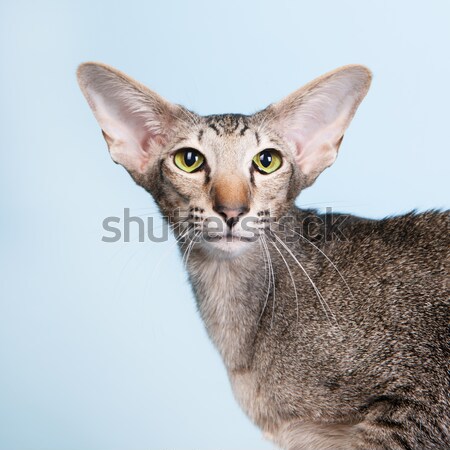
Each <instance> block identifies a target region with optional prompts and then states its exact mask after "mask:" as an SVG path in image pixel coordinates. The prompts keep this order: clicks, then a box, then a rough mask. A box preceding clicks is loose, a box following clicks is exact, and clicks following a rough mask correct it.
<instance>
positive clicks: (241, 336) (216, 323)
mask: <svg viewBox="0 0 450 450" xmlns="http://www.w3.org/2000/svg"><path fill="white" fill-rule="evenodd" d="M187 270H188V273H189V277H190V281H191V283H192V286H193V289H194V292H195V295H196V299H197V303H198V308H199V311H200V314H201V316H202V319H203V320H204V322H205V325H206V329H207V331H208V334H209V336H210V338H211V339H212V341H213V342H214V344H215V345H216V347H217V348H218V350H219V352H220V353H221V356H222V358H223V360H224V362H225V364H226V366H227V368H228V369H229V370H241V369H246V368H248V367H249V365H250V364H251V361H252V357H253V352H254V340H255V337H256V334H257V329H258V326H259V319H260V316H261V311H262V301H261V300H262V298H263V296H265V295H266V292H264V287H265V286H267V284H265V283H264V258H263V256H262V252H261V250H260V248H259V245H258V243H255V244H254V245H253V246H252V248H251V249H249V250H248V251H247V252H245V253H244V254H243V255H241V256H238V257H235V258H232V259H231V258H223V257H218V256H217V255H214V254H213V253H211V252H208V251H207V250H205V249H204V248H201V247H200V246H199V247H198V248H194V249H193V250H192V252H191V254H190V256H189V259H188V263H187ZM261 276H262V278H263V279H262V280H261V279H260V278H261Z"/></svg>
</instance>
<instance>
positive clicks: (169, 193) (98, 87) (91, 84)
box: [78, 63, 370, 257]
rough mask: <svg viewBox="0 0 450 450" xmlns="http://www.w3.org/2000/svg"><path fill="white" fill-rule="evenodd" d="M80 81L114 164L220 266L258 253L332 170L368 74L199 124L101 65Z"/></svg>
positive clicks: (342, 72) (344, 74)
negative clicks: (222, 259)
mask: <svg viewBox="0 0 450 450" xmlns="http://www.w3.org/2000/svg"><path fill="white" fill-rule="evenodd" d="M78 78H79V83H80V86H81V88H82V90H83V93H84V94H85V96H86V98H87V100H88V102H89V105H90V106H91V108H92V109H93V112H94V115H95V116H96V118H97V120H98V122H99V123H100V126H101V128H102V131H103V135H104V137H105V140H106V141H107V143H108V147H109V150H110V153H111V156H112V158H113V159H114V161H116V162H118V163H120V164H122V165H123V166H124V167H125V168H126V169H127V170H128V172H129V173H130V174H131V176H132V177H133V178H134V180H135V181H136V182H137V183H138V184H140V185H141V186H143V187H144V188H145V189H147V190H148V191H149V192H150V193H151V194H152V195H153V197H154V198H155V200H156V202H157V203H158V205H159V206H160V208H161V210H162V212H163V214H164V215H165V216H167V217H168V218H169V220H170V222H171V223H172V224H173V225H174V229H175V231H176V233H177V235H178V237H180V236H183V235H187V234H188V235H189V236H192V235H195V236H201V237H204V238H205V239H200V240H199V243H200V245H202V246H204V247H205V248H206V249H208V250H210V251H213V252H215V253H216V254H217V255H221V256H224V255H225V256H227V257H230V256H234V255H238V254H240V253H241V252H243V251H245V250H246V249H248V248H249V247H250V246H252V245H255V243H257V241H258V239H257V237H258V235H259V234H260V233H262V232H264V229H265V228H266V227H268V226H269V224H270V223H271V221H277V220H278V219H279V218H280V217H282V216H283V214H284V213H285V212H286V211H288V210H289V209H290V207H291V205H292V203H293V202H294V200H295V197H296V196H297V195H298V193H299V192H300V190H301V189H302V188H304V187H307V186H309V185H310V184H312V183H313V182H314V180H315V179H316V177H317V176H318V175H319V174H320V173H321V172H322V171H323V170H324V169H325V168H326V167H328V166H330V165H331V164H332V163H333V162H334V160H335V158H336V156H337V152H338V149H339V145H340V143H341V141H342V137H343V134H344V131H345V129H346V128H347V126H348V124H349V123H350V120H351V118H352V117H353V114H354V112H355V110H356V108H357V106H358V105H359V103H360V102H361V100H362V98H363V97H364V95H365V94H366V92H367V89H368V87H369V84H370V72H369V71H368V70H367V69H366V68H364V67H362V66H347V67H344V68H341V69H338V70H336V71H334V72H331V73H329V74H327V75H324V76H323V77H321V78H319V79H317V80H314V81H313V82H311V83H309V84H308V85H306V86H305V87H303V88H302V89H300V90H298V91H296V92H294V93H293V94H291V95H290V96H288V97H287V98H286V99H284V100H283V101H281V102H279V103H276V104H274V105H270V106H269V107H268V108H266V109H265V110H263V111H261V112H259V113H256V114H254V115H252V116H243V115H237V114H226V115H217V116H207V117H202V116H199V115H197V114H195V113H192V112H190V111H188V110H187V109H185V108H183V107H181V106H178V105H173V104H171V103H169V102H167V101H166V100H164V99H163V98H161V97H160V96H158V95H157V94H156V93H154V92H152V91H150V90H148V89H147V88H146V87H144V86H142V85H140V84H139V83H137V82H136V81H134V80H132V79H130V78H129V77H127V76H126V75H124V74H123V73H121V72H118V71H117V70H115V69H112V68H110V67H108V66H105V65H102V64H96V63H86V64H83V65H82V66H80V68H79V71H78Z"/></svg>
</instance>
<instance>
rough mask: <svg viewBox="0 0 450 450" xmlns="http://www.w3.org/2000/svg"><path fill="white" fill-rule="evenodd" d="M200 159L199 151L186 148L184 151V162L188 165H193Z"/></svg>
mask: <svg viewBox="0 0 450 450" xmlns="http://www.w3.org/2000/svg"><path fill="white" fill-rule="evenodd" d="M197 160H198V155H197V152H194V151H192V150H186V151H185V152H184V163H185V164H186V166H188V167H191V166H193V165H194V164H195V163H196V162H197Z"/></svg>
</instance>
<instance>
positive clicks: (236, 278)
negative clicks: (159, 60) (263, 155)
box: [78, 63, 450, 450]
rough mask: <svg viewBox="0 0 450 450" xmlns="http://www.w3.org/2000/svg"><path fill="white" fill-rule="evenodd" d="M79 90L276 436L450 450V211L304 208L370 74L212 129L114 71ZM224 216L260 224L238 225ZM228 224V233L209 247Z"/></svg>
mask: <svg viewBox="0 0 450 450" xmlns="http://www.w3.org/2000/svg"><path fill="white" fill-rule="evenodd" d="M78 77H79V82H80V85H81V88H82V90H83V93H84V94H85V96H86V97H87V99H88V102H89V104H90V106H91V107H92V109H93V111H94V114H95V116H96V118H97V120H98V121H99V123H100V126H101V127H102V129H103V132H104V134H105V138H106V141H107V143H108V146H109V148H110V151H111V155H112V157H113V159H114V160H115V161H116V162H119V163H120V164H122V165H124V166H125V168H126V169H127V170H128V171H129V172H130V174H131V176H132V177H133V179H134V180H135V181H136V182H137V183H138V184H139V185H140V186H142V187H144V188H145V189H146V190H147V191H148V192H149V193H150V194H151V195H152V196H153V197H154V198H155V200H156V202H157V204H158V205H159V207H160V209H161V211H162V213H163V214H164V215H165V216H167V217H169V219H168V220H169V221H170V223H171V225H172V226H173V229H174V233H175V235H176V236H177V238H178V239H179V242H180V249H181V251H182V253H183V255H184V258H185V260H186V266H187V270H188V274H189V278H190V281H191V284H192V288H193V290H194V293H195V297H196V299H197V304H198V309H199V312H200V314H201V316H202V318H203V320H204V322H205V326H206V329H207V331H208V333H209V336H210V337H211V340H212V341H213V343H214V345H215V346H216V347H217V349H218V351H219V352H220V354H221V356H222V358H223V360H224V362H225V366H226V368H227V371H228V375H229V378H230V382H231V385H232V387H233V391H234V394H235V396H236V399H237V401H238V402H239V404H240V405H241V407H242V408H243V410H244V411H245V412H246V413H247V414H248V416H249V417H250V418H251V420H252V421H253V422H254V423H256V424H257V425H258V426H259V427H260V428H261V430H262V431H263V432H264V433H265V435H266V436H267V437H269V438H271V439H272V440H273V441H274V442H275V443H277V444H278V445H279V446H280V447H282V448H284V449H289V450H314V449H317V450H325V449H330V450H331V449H333V450H335V449H345V450H357V449H358V450H363V449H364V450H371V449H372V450H378V449H399V450H400V449H417V450H419V449H442V450H444V449H448V448H450V405H449V369H450V366H449V360H450V350H449V337H450V336H449V323H450V312H449V311H450V307H449V306H450V305H449V289H448V284H447V283H448V263H449V250H448V249H449V244H450V240H449V233H448V231H449V229H448V228H449V215H448V213H446V212H436V211H430V212H427V213H423V214H415V213H411V214H407V215H405V216H402V217H392V218H387V219H384V220H381V221H375V220H368V219H363V218H358V217H345V216H339V215H337V216H331V215H320V214H318V213H317V212H315V211H312V210H299V209H298V208H296V207H295V206H294V200H295V198H296V197H297V195H298V194H299V192H300V191H301V190H302V189H303V188H305V187H307V186H309V185H311V184H312V183H313V182H314V180H315V179H316V177H317V176H318V174H319V173H320V172H321V171H323V170H324V169H325V168H326V167H328V166H329V165H330V164H332V162H333V161H334V160H335V158H336V156H337V152H338V149H339V146H340V144H341V141H342V137H343V134H344V132H345V129H346V128H347V126H348V125H349V123H350V120H351V118H352V117H353V114H354V113H355V111H356V108H357V107H358V105H359V103H360V102H361V100H362V98H363V97H364V95H365V94H366V92H367V89H368V87H369V84H370V73H369V72H368V70H367V69H365V68H364V67H362V66H346V67H344V68H341V69H338V70H336V71H334V72H331V73H329V74H326V75H324V76H323V77H321V78H319V79H317V80H315V81H313V82H312V83H310V84H308V85H306V86H305V87H304V88H302V89H300V90H299V91H297V92H295V93H293V94H291V95H290V96H288V97H287V98H286V99H285V100H283V101H281V102H279V103H276V104H274V105H271V106H269V107H268V108H266V109H265V110H264V111H261V112H259V113H256V114H255V115H253V116H244V115H236V114H225V115H215V116H208V117H201V116H199V115H197V114H195V113H192V112H190V111H188V110H187V109H185V108H183V107H181V106H177V105H172V104H170V103H169V102H167V101H166V100H163V99H161V97H159V96H158V95H157V94H155V93H153V92H152V91H150V90H148V89H147V88H145V87H143V86H142V85H140V84H139V83H137V82H135V81H134V80H132V79H130V78H129V77H127V76H126V75H124V74H122V73H121V72H118V71H116V70H115V69H112V68H110V67H108V66H105V65H102V64H96V63H87V64H84V65H82V66H80V68H79V72H78ZM183 148H193V149H196V150H198V151H199V152H200V153H201V154H202V155H204V157H205V161H206V163H205V164H204V166H202V169H201V170H199V171H196V172H194V173H186V172H183V171H182V170H180V169H179V168H178V167H176V166H175V164H174V158H173V155H174V154H175V153H176V152H177V151H180V150H182V149H183ZM264 149H275V150H276V151H277V152H279V154H280V155H281V157H282V160H283V163H282V165H281V167H280V168H279V169H278V170H277V171H275V172H274V173H272V174H268V175H264V174H262V173H259V172H258V171H257V170H255V167H254V165H253V164H252V158H253V157H254V156H255V155H256V154H258V152H261V151H262V150H264ZM219 204H220V205H221V207H222V206H223V205H225V206H223V207H224V208H225V209H227V210H228V211H245V212H241V213H239V215H237V213H236V221H235V223H234V224H233V225H232V226H231V225H229V222H227V221H226V220H227V217H225V216H226V215H224V213H223V212H221V211H222V210H219V209H218V205H219ZM212 218H213V219H215V220H217V221H219V223H220V224H221V225H222V226H223V230H224V231H223V233H222V234H221V233H219V236H218V238H217V239H215V240H212V241H208V240H205V239H203V236H204V234H203V232H204V230H205V228H207V227H208V224H209V223H210V222H211V220H212ZM245 218H250V219H251V224H252V230H253V233H254V234H255V233H256V237H257V238H256V239H250V238H249V237H248V235H246V231H247V230H246V228H245V226H244V219H245ZM255 230H256V232H255ZM197 238H198V239H197Z"/></svg>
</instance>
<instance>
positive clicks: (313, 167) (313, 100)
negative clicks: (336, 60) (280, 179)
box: [262, 65, 372, 187]
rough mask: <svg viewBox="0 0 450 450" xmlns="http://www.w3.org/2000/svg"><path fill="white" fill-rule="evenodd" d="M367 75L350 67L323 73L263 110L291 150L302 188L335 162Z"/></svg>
mask: <svg viewBox="0 0 450 450" xmlns="http://www.w3.org/2000/svg"><path fill="white" fill-rule="evenodd" d="M371 78H372V76H371V72H370V71H369V70H368V69H367V68H366V67H364V66H359V65H351V66H344V67H341V68H339V69H337V70H335V71H333V72H330V73H327V74H325V75H323V76H322V77H320V78H317V79H316V80H314V81H312V82H310V83H308V84H307V85H306V86H304V87H302V88H301V89H299V90H297V91H295V92H294V93H292V94H291V95H289V96H288V97H286V98H285V99H283V100H282V101H280V102H278V103H275V104H273V105H271V106H269V107H268V108H266V109H265V110H264V111H262V114H263V115H267V116H268V117H267V119H268V123H270V124H271V126H273V127H275V129H276V131H277V132H278V133H279V134H281V135H282V137H283V138H284V139H286V140H287V141H290V142H291V143H292V144H293V148H294V149H295V158H296V161H297V163H298V165H299V167H300V170H301V172H302V174H303V176H304V180H303V187H307V186H309V185H311V184H312V183H313V182H314V181H315V179H316V178H317V176H318V175H319V174H320V173H321V172H322V171H323V170H324V169H326V168H327V167H329V166H330V165H331V164H333V162H334V161H335V159H336V156H337V153H338V150H339V145H340V144H341V142H342V138H343V137H344V132H345V130H346V128H347V127H348V125H349V124H350V121H351V119H352V118H353V115H354V114H355V111H356V109H357V107H358V106H359V104H360V103H361V101H362V99H363V98H364V96H365V95H366V93H367V91H368V89H369V86H370V82H371Z"/></svg>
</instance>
